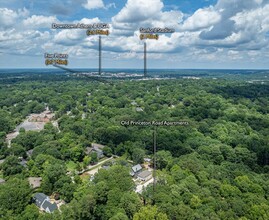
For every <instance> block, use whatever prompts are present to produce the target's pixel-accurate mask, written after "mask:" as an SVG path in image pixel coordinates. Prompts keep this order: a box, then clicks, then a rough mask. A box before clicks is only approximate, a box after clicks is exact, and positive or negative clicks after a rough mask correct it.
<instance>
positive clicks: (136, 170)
mask: <svg viewBox="0 0 269 220" xmlns="http://www.w3.org/2000/svg"><path fill="white" fill-rule="evenodd" d="M141 171H142V166H141V165H140V164H137V165H135V166H133V167H132V168H131V172H130V174H131V176H135V175H137V174H138V173H140V172H141Z"/></svg>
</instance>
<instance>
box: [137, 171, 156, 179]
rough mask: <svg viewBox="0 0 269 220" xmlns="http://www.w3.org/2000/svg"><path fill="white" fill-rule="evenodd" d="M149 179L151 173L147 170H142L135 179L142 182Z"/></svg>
mask: <svg viewBox="0 0 269 220" xmlns="http://www.w3.org/2000/svg"><path fill="white" fill-rule="evenodd" d="M151 177H152V173H151V172H150V171H148V170H144V171H142V172H141V173H139V174H138V175H137V178H138V179H139V180H142V181H148V180H149V179H151Z"/></svg>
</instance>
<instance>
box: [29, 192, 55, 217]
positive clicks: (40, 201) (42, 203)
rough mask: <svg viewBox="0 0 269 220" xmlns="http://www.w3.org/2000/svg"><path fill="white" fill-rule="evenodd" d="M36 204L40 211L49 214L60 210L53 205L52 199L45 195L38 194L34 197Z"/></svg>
mask: <svg viewBox="0 0 269 220" xmlns="http://www.w3.org/2000/svg"><path fill="white" fill-rule="evenodd" d="M33 200H34V203H35V204H36V206H37V207H39V208H40V210H42V211H45V212H47V213H52V212H53V211H55V210H56V209H58V207H57V205H56V204H55V203H51V202H50V199H49V197H48V196H47V195H45V194H44V193H36V194H35V195H34V197H33Z"/></svg>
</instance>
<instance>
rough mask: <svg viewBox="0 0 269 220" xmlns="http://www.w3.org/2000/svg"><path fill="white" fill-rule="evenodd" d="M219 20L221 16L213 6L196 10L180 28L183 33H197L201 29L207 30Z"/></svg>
mask: <svg viewBox="0 0 269 220" xmlns="http://www.w3.org/2000/svg"><path fill="white" fill-rule="evenodd" d="M220 20H221V15H220V13H219V12H218V11H216V10H215V9H214V8H213V6H210V7H208V8H203V9H198V10H197V11H196V12H195V13H194V14H193V15H192V16H190V17H189V18H188V19H187V20H186V21H185V22H184V23H183V25H182V26H181V28H180V29H181V30H184V31H197V30H199V29H202V28H208V27H211V26H212V25H214V24H216V23H217V22H219V21H220Z"/></svg>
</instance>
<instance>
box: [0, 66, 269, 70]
mask: <svg viewBox="0 0 269 220" xmlns="http://www.w3.org/2000/svg"><path fill="white" fill-rule="evenodd" d="M71 68H72V69H90V70H97V71H98V68H88V67H83V68H75V67H71ZM17 69H28V70H29V69H44V70H58V71H59V69H56V68H43V67H13V68H1V67H0V70H17ZM103 70H141V71H144V69H143V68H139V69H137V68H114V67H113V68H109V67H107V68H103ZM148 70H269V68H268V69H262V68H261V69H259V68H241V69H240V68H173V69H167V68H148Z"/></svg>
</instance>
